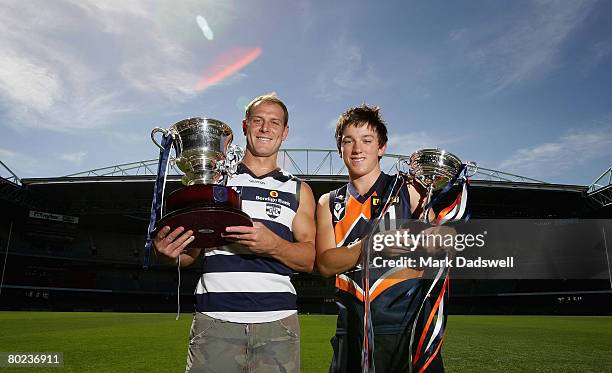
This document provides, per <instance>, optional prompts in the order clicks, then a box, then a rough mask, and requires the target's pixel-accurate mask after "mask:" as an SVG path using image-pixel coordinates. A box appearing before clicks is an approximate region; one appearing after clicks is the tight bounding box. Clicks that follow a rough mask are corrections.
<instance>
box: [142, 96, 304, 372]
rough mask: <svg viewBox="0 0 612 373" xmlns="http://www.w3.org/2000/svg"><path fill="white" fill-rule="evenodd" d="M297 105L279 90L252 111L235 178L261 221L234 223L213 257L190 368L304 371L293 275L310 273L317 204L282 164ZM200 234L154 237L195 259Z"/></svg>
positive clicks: (207, 259) (159, 245)
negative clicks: (280, 156)
mask: <svg viewBox="0 0 612 373" xmlns="http://www.w3.org/2000/svg"><path fill="white" fill-rule="evenodd" d="M288 119H289V118H288V111H287V107H286V106H285V104H284V103H283V102H282V101H281V100H280V99H278V97H276V95H275V94H268V95H263V96H259V97H256V98H255V99H253V100H252V101H251V102H250V103H249V105H248V106H247V107H246V112H245V118H244V120H243V122H242V130H243V133H244V135H245V136H246V143H247V148H246V153H245V156H244V159H243V160H242V162H241V163H240V164H239V166H238V171H237V174H236V175H234V176H233V177H232V178H231V179H230V180H229V181H228V184H227V185H228V186H231V187H233V188H234V189H235V190H236V191H237V192H238V193H239V194H240V196H241V199H242V209H243V210H244V211H245V212H246V213H247V214H249V216H250V217H251V218H252V219H253V221H254V224H253V227H247V226H237V227H228V228H227V229H226V234H225V235H224V237H225V238H226V239H227V240H229V241H231V242H233V243H232V244H230V245H226V246H222V247H217V248H215V249H214V250H210V251H208V250H207V252H206V253H203V255H204V265H203V269H202V276H201V277H200V280H199V283H198V285H197V288H196V292H195V293H196V294H195V295H196V312H195V315H194V318H193V323H192V327H191V332H190V336H189V352H188V357H187V368H186V370H187V371H188V372H199V371H206V372H223V373H233V372H245V371H248V372H251V371H252V372H296V373H297V372H299V371H300V344H299V334H300V330H299V324H298V319H297V306H296V292H295V289H294V287H293V285H292V284H291V282H290V277H291V275H292V274H293V272H294V271H301V272H311V271H312V268H313V265H314V258H315V249H314V239H315V223H314V210H315V201H314V197H313V194H312V190H311V189H310V187H309V186H308V184H306V183H304V182H302V181H301V180H299V179H298V178H296V177H295V176H293V175H291V174H290V173H288V172H286V171H284V170H282V169H281V168H280V167H279V166H278V164H277V155H278V151H279V149H280V146H281V144H282V142H283V141H284V140H285V139H286V138H287V135H288V133H289V126H288ZM192 234H193V232H191V231H187V232H184V229H183V228H182V227H178V228H176V229H174V230H173V231H171V229H170V227H164V228H163V229H161V230H160V232H159V234H158V235H157V236H156V237H155V240H154V244H155V248H156V250H157V252H158V254H160V255H161V256H163V257H165V258H167V259H169V260H172V261H174V262H175V263H176V260H177V258H179V256H180V263H181V265H185V266H186V265H190V264H192V263H193V262H194V261H195V259H196V258H197V257H198V256H199V255H200V254H201V250H200V249H192V250H189V248H188V245H189V243H190V242H192V240H193V239H192V238H191V237H192Z"/></svg>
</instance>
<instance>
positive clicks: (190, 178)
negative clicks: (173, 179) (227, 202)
mask: <svg viewBox="0 0 612 373" xmlns="http://www.w3.org/2000/svg"><path fill="white" fill-rule="evenodd" d="M158 132H161V133H163V134H165V135H166V134H169V135H170V136H172V139H173V146H174V151H175V154H176V158H175V160H174V162H175V163H176V165H177V166H178V168H179V169H180V170H181V171H183V172H184V173H185V175H184V176H183V178H182V182H183V184H185V185H194V184H219V185H225V184H226V183H227V177H228V176H230V175H232V174H233V173H235V172H236V166H237V164H238V163H239V162H240V160H242V156H243V155H244V152H243V151H242V149H241V148H240V147H238V146H236V145H231V144H232V140H233V138H234V135H233V133H232V129H231V128H230V127H229V126H228V125H227V124H225V123H223V122H221V121H220V120H216V119H210V118H188V119H184V120H182V121H180V122H177V123H175V124H174V125H172V126H171V127H170V128H169V129H163V128H159V127H156V128H154V129H153V131H151V140H153V142H154V143H155V145H157V146H158V147H159V148H161V145H160V144H159V143H158V142H157V141H156V140H155V134H156V133H158Z"/></svg>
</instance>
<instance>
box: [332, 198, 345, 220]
mask: <svg viewBox="0 0 612 373" xmlns="http://www.w3.org/2000/svg"><path fill="white" fill-rule="evenodd" d="M343 211H344V206H343V205H342V203H340V202H336V203H334V216H335V217H336V220H340V215H341V214H342V212H343Z"/></svg>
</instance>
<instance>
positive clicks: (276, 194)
mask: <svg viewBox="0 0 612 373" xmlns="http://www.w3.org/2000/svg"><path fill="white" fill-rule="evenodd" d="M270 197H272V198H277V197H278V192H277V191H276V190H271V191H270Z"/></svg>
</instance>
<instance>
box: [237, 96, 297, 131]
mask: <svg viewBox="0 0 612 373" xmlns="http://www.w3.org/2000/svg"><path fill="white" fill-rule="evenodd" d="M260 102H269V103H271V104H277V105H278V106H280V107H281V108H282V109H283V112H284V113H285V126H287V123H289V111H288V110H287V106H285V103H284V102H282V101H281V100H280V99H279V98H278V97H277V96H276V92H272V93H267V94H265V95H261V96H258V97H255V98H254V99H253V100H251V102H249V104H248V105H247V106H246V108H245V113H244V118H245V119H249V118H250V116H251V112H252V111H253V107H254V106H255V105H257V104H259V103H260Z"/></svg>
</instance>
